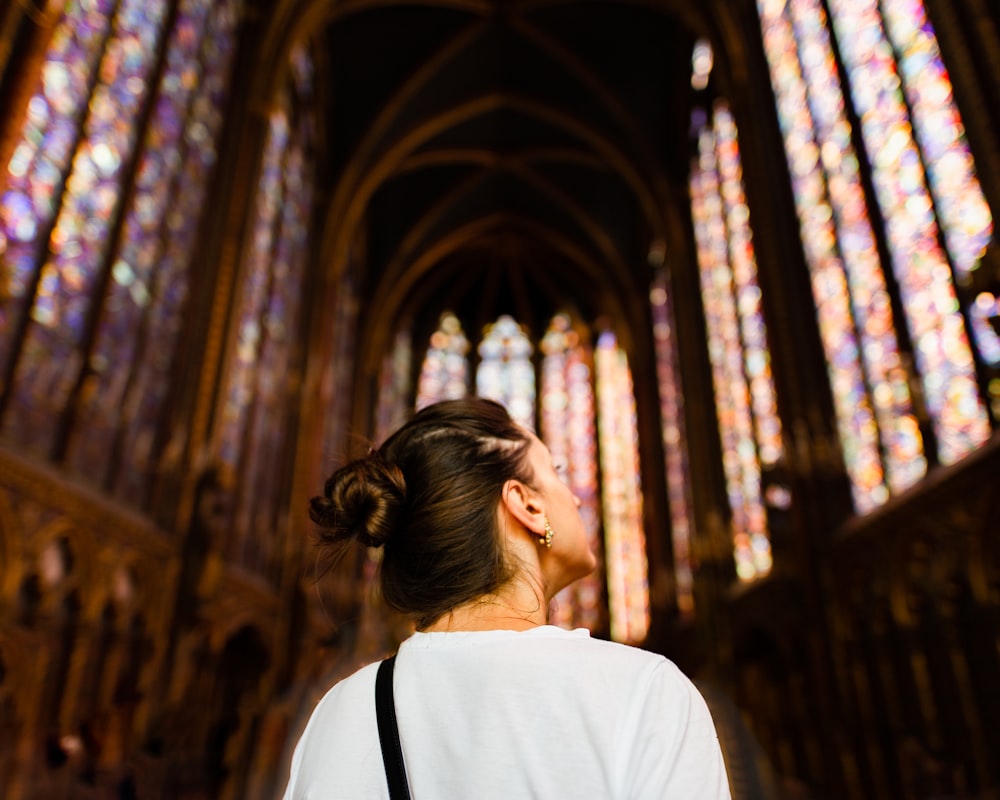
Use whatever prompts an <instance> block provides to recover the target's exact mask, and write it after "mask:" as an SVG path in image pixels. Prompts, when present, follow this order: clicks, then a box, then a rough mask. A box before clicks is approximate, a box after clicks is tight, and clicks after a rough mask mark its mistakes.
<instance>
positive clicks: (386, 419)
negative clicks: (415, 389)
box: [375, 330, 413, 442]
mask: <svg viewBox="0 0 1000 800" xmlns="http://www.w3.org/2000/svg"><path fill="white" fill-rule="evenodd" d="M412 361H413V345H412V344H411V342H410V332H409V331H407V330H401V331H398V332H397V333H396V338H395V340H394V342H393V347H392V352H391V353H388V354H386V356H385V358H383V359H382V369H381V371H380V372H379V380H378V386H379V391H378V411H377V412H376V414H375V441H376V442H383V441H385V439H386V437H388V436H389V434H390V433H392V432H393V431H394V430H396V429H397V428H398V427H399V426H400V425H402V424H403V423H404V422H405V421H406V415H407V414H406V412H407V410H408V409H407V401H408V398H409V396H410V366H411V364H412Z"/></svg>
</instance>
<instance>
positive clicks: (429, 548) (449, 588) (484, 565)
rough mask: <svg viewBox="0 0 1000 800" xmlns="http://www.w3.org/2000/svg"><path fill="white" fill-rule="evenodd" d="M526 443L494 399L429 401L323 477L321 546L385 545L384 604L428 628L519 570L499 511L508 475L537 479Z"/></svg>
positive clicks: (317, 503)
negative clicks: (506, 545) (509, 554)
mask: <svg viewBox="0 0 1000 800" xmlns="http://www.w3.org/2000/svg"><path fill="white" fill-rule="evenodd" d="M529 444H530V440H529V439H528V436H527V434H526V433H525V431H524V429H523V428H521V427H520V426H518V425H517V424H516V423H515V422H514V421H513V420H511V418H510V416H509V415H508V413H507V411H506V410H505V409H504V407H503V406H501V405H500V404H499V403H495V402H493V401H492V400H485V399H483V398H479V397H468V398H465V399H463V400H447V401H445V402H442V403H436V404H434V405H431V406H428V407H426V408H424V409H423V410H421V411H418V412H417V413H416V414H415V415H414V417H413V418H412V419H411V420H410V421H409V422H408V423H406V424H405V425H404V426H403V427H402V428H400V429H399V430H398V431H396V433H394V434H393V435H392V436H390V437H389V439H387V440H386V442H385V443H384V444H383V445H382V446H381V447H380V448H379V449H378V450H377V451H372V452H371V453H370V454H369V456H368V457H367V458H361V459H358V460H357V461H352V462H351V463H349V464H346V465H345V466H343V467H341V468H340V469H338V470H337V471H336V472H334V473H333V475H331V476H330V478H329V479H328V480H327V481H326V485H325V486H324V489H323V496H322V497H314V498H313V499H312V502H311V508H310V512H309V516H310V518H311V519H312V520H313V522H315V523H316V524H317V525H318V526H320V544H321V545H322V546H326V547H332V548H333V549H334V551H335V552H336V551H339V550H340V549H342V548H343V547H344V546H345V545H346V543H348V542H350V541H352V540H358V541H360V542H361V543H362V544H364V545H367V546H369V547H379V546H384V548H385V550H384V553H383V557H382V567H381V585H382V595H383V597H384V598H385V601H386V603H387V604H388V605H389V606H390V607H391V608H394V609H396V610H397V611H401V612H403V613H404V614H407V615H408V616H410V617H411V618H412V619H413V620H414V621H415V622H416V624H417V627H418V628H423V627H426V626H427V625H430V624H431V623H432V622H434V621H435V620H436V619H438V618H439V617H440V616H442V615H443V614H445V613H446V612H448V611H449V610H451V609H453V608H456V607H458V606H460V605H462V604H464V603H467V602H469V601H471V600H475V599H476V598H478V597H482V596H484V595H488V594H491V593H493V592H496V591H497V590H498V589H499V588H500V587H501V586H503V585H504V584H505V583H507V582H508V581H509V580H510V579H511V578H512V577H513V572H514V570H513V568H512V565H511V564H510V563H509V562H508V560H507V559H506V558H505V555H504V551H503V547H502V544H501V537H500V531H499V530H498V527H497V516H496V511H497V507H498V504H499V502H500V498H501V493H502V490H503V485H504V483H505V482H506V481H507V480H509V479H512V478H515V479H518V480H522V481H524V482H525V483H527V484H529V485H530V484H531V482H532V480H533V476H532V475H531V470H530V467H529V466H528V461H527V450H528V446H529Z"/></svg>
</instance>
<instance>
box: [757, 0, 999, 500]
mask: <svg viewBox="0 0 1000 800" xmlns="http://www.w3.org/2000/svg"><path fill="white" fill-rule="evenodd" d="M757 7H758V11H759V15H760V20H761V29H762V32H763V38H764V49H765V54H766V56H767V60H768V63H769V67H770V71H771V82H772V85H773V87H774V91H775V97H776V100H777V107H778V118H779V122H780V124H781V129H782V132H783V135H784V139H785V150H786V154H787V156H788V163H789V167H790V170H791V173H792V182H793V190H794V195H795V201H796V207H797V210H798V215H799V222H800V226H801V229H802V241H803V245H804V247H805V254H806V261H807V264H808V266H809V269H810V273H811V276H812V283H813V294H814V299H815V301H816V306H817V310H818V319H819V327H820V334H821V337H822V340H823V345H824V349H825V350H826V356H827V363H828V370H829V373H830V380H831V385H832V387H833V394H834V402H835V406H836V410H837V422H838V429H839V432H840V437H841V441H842V444H843V450H844V456H845V461H846V466H847V471H848V475H849V477H850V478H851V482H852V487H853V491H854V499H855V506H856V507H857V508H858V510H859V511H866V510H869V509H871V508H872V507H874V506H876V505H878V504H879V503H881V502H883V501H884V500H885V499H886V498H887V497H888V495H889V492H890V491H892V492H896V491H899V490H901V489H903V488H906V487H907V486H909V485H911V484H912V483H913V482H914V481H916V480H917V479H919V478H920V477H921V476H922V475H923V474H924V472H925V471H926V468H927V461H926V457H925V455H924V445H923V439H922V436H921V432H920V430H919V428H918V425H917V422H916V413H915V410H914V404H913V398H912V397H911V395H910V388H909V375H908V367H907V362H906V359H905V358H904V357H903V355H902V354H901V349H900V344H899V341H898V340H897V331H898V330H901V326H902V325H905V326H906V328H907V330H908V333H909V338H910V339H911V340H912V344H913V352H914V357H915V362H916V364H915V367H916V371H917V373H918V377H919V379H920V381H921V385H922V389H923V395H924V396H925V397H926V403H927V410H928V412H929V415H930V418H931V422H932V424H933V431H934V434H935V437H936V440H937V452H938V458H939V459H940V461H942V462H943V463H950V462H952V461H955V460H957V459H958V458H961V457H962V456H963V455H964V454H966V453H968V452H969V451H970V450H971V449H972V448H974V447H976V446H978V445H979V444H981V443H982V442H984V441H985V440H986V438H987V437H988V435H989V419H988V415H987V412H986V408H985V405H984V403H983V400H982V398H981V397H980V395H979V392H978V388H977V385H976V380H975V366H974V357H973V352H972V349H971V347H970V341H969V337H968V334H967V332H966V329H965V322H964V319H963V315H962V308H961V306H960V300H959V296H958V292H957V290H956V283H955V280H954V276H955V275H958V276H959V277H961V276H962V275H965V274H968V273H969V272H971V271H973V270H975V269H976V268H977V267H978V264H979V259H980V257H981V256H982V253H983V251H984V248H985V246H986V244H987V243H988V242H989V240H990V238H991V236H992V230H993V228H992V217H991V214H990V211H989V208H988V207H987V206H986V203H985V200H984V199H983V195H982V191H981V189H980V187H979V184H978V181H977V179H976V177H975V172H974V167H973V162H972V157H971V153H970V151H969V149H968V146H967V145H966V143H965V138H964V130H963V128H962V125H961V120H960V118H959V116H958V111H957V109H956V107H955V104H954V99H953V96H952V89H951V84H950V82H949V79H948V75H947V72H946V70H945V69H944V66H943V64H942V62H941V58H940V53H939V51H938V46H937V41H936V38H935V35H934V31H933V27H932V26H931V24H930V22H929V20H928V19H927V17H926V14H925V12H924V8H923V4H922V3H921V2H919V0H902V2H897V1H896V0H888V1H887V2H884V3H882V4H881V7H879V5H878V4H876V3H875V2H874V0H833V2H830V3H829V4H828V6H827V7H828V8H829V9H830V12H831V14H832V20H828V19H827V16H826V11H825V8H824V5H823V4H822V3H821V2H820V0H758V3H757ZM831 34H832V35H831ZM838 53H839V55H840V57H841V59H842V62H843V66H844V69H845V72H846V74H847V76H848V81H849V86H848V91H847V93H846V94H845V92H844V90H843V88H842V86H841V82H840V78H839V73H838V69H837V61H836V58H837V54H838ZM848 96H849V97H850V100H851V101H852V102H853V107H854V111H855V113H856V115H857V117H858V119H860V121H861V130H860V135H861V140H862V141H863V143H864V148H865V153H866V155H867V157H868V161H869V163H870V165H871V176H872V184H873V185H872V187H871V189H870V191H868V192H866V187H865V186H864V183H863V177H862V171H861V170H860V169H859V162H858V159H859V155H858V153H857V152H856V151H855V149H854V146H853V141H854V137H853V134H852V128H851V123H850V121H849V116H848V113H847V103H848ZM907 103H909V106H907ZM925 164H926V165H929V166H928V167H927V168H926V169H925ZM872 195H873V196H874V198H875V201H876V202H877V204H878V208H879V211H880V212H881V215H882V217H883V218H884V220H885V232H886V246H887V248H888V252H889V262H890V263H889V264H888V265H886V264H883V263H882V259H881V257H880V254H879V250H878V246H877V242H876V238H875V235H874V232H873V230H872V222H871V221H870V205H869V202H870V201H869V199H868V198H869V196H872ZM942 240H943V243H944V245H945V247H942ZM886 269H889V270H890V271H891V275H892V278H893V279H894V283H895V285H896V286H897V287H898V291H899V296H900V300H901V305H902V308H903V310H904V317H905V319H902V320H900V319H895V318H894V315H893V311H892V306H891V299H890V287H888V286H887V281H886V278H885V274H886ZM975 301H976V298H966V299H964V300H962V304H964V305H965V306H966V308H965V311H966V313H967V315H968V317H969V319H970V320H971V321H972V328H973V335H974V336H975V343H976V345H977V346H978V347H979V349H980V351H981V353H980V354H981V356H982V357H983V359H984V360H987V361H988V360H989V355H988V352H989V349H990V345H989V343H988V335H987V336H985V338H984V336H983V335H985V334H988V332H987V331H986V330H985V329H983V328H981V327H980V326H977V324H976V312H975ZM980 330H981V331H982V334H983V335H981V334H980ZM984 341H985V342H986V344H985V346H984V344H983V342H984Z"/></svg>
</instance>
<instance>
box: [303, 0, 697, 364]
mask: <svg viewBox="0 0 1000 800" xmlns="http://www.w3.org/2000/svg"><path fill="white" fill-rule="evenodd" d="M323 31H324V33H323V36H322V37H321V38H320V39H319V43H320V46H318V47H317V50H318V51H319V52H320V58H321V59H322V60H325V63H323V64H321V66H320V68H321V70H322V72H323V74H324V75H325V76H327V80H325V81H324V82H323V83H324V84H325V85H326V87H327V91H328V95H329V96H328V97H326V98H325V105H326V108H327V109H328V115H327V119H326V120H325V121H324V125H323V129H324V131H325V133H324V135H325V137H326V153H327V159H328V161H327V163H326V165H325V166H324V174H323V179H324V183H326V186H327V190H328V192H329V194H328V197H329V199H330V202H329V206H328V208H327V210H326V211H325V213H326V222H325V226H324V227H325V230H326V231H327V233H329V232H330V231H332V230H335V231H336V232H335V233H334V234H333V238H334V241H332V242H328V243H327V247H326V249H325V252H326V253H327V254H328V255H329V257H330V259H331V261H336V259H337V254H338V253H344V252H346V251H348V250H351V249H352V248H357V247H359V246H360V248H361V249H362V250H363V253H364V254H363V256H362V257H361V258H360V260H361V261H362V263H364V264H365V274H364V279H363V287H362V295H363V303H364V304H365V307H366V310H367V314H368V315H369V318H370V315H373V314H374V315H375V318H377V319H379V320H382V321H384V322H385V325H384V328H385V332H384V336H382V337H376V338H377V339H379V341H378V342H377V343H370V344H371V346H372V347H374V349H375V350H376V351H378V350H380V349H381V348H382V347H384V346H386V345H387V343H388V337H390V336H391V335H392V331H391V329H394V328H396V327H398V325H400V324H403V325H409V326H412V328H413V330H414V332H415V333H416V334H417V335H422V334H423V333H428V332H429V331H430V329H431V328H432V327H433V326H434V325H436V323H437V319H438V316H439V314H440V313H441V311H443V310H445V309H450V310H454V311H455V312H456V313H458V315H459V317H460V318H461V320H462V322H463V325H464V326H465V328H466V331H467V332H469V334H470V335H471V336H472V337H473V338H477V332H478V331H479V330H480V329H481V327H482V325H483V324H485V323H487V322H490V321H492V320H494V319H495V318H496V317H497V316H498V315H499V314H501V313H505V312H507V313H513V314H515V315H516V316H517V318H518V319H519V320H521V321H522V322H525V323H527V325H528V327H529V329H530V332H531V334H532V335H533V336H536V337H537V336H539V335H541V333H542V332H543V331H544V326H545V324H546V322H547V320H548V318H549V317H550V316H551V314H552V313H553V312H555V311H557V310H560V309H567V310H571V311H574V312H576V313H577V314H578V315H579V316H580V318H581V319H582V320H584V321H586V322H588V323H593V322H594V321H595V320H597V319H599V318H600V317H602V316H607V317H610V318H611V319H615V320H617V321H621V322H622V324H625V325H626V327H627V323H628V321H629V319H630V316H631V315H634V313H635V309H636V308H638V307H639V303H640V302H641V303H643V304H644V303H645V297H646V292H647V291H648V285H649V279H650V274H649V272H650V267H649V256H648V253H649V250H650V247H651V245H653V243H654V242H661V243H662V242H663V241H664V240H667V241H670V240H671V239H673V238H676V236H677V234H676V230H677V229H679V226H680V225H681V224H682V223H681V222H679V221H678V220H679V219H681V220H682V219H683V218H682V217H680V218H679V217H678V214H679V209H680V208H681V207H682V206H683V204H684V202H685V199H684V198H685V196H686V174H687V168H688V163H689V157H690V144H689V142H688V129H689V125H690V106H691V91H692V90H691V85H690V69H691V66H690V65H691V50H692V45H693V42H694V38H695V34H694V33H693V32H692V30H691V29H690V27H688V24H686V23H684V22H682V21H681V19H680V18H679V16H678V15H676V14H674V13H672V12H670V11H667V10H664V8H663V7H662V6H661V5H660V4H656V3H595V2H576V3H560V2H524V3H515V2H450V3H395V4H387V3H382V2H356V3H353V4H352V3H344V4H340V5H335V6H333V7H332V8H331V10H330V11H329V13H328V14H327V16H326V18H325V19H324V27H323ZM323 45H325V48H324V47H323ZM661 250H662V247H661ZM334 268H336V267H334Z"/></svg>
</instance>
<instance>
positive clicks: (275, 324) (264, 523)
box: [232, 130, 312, 570]
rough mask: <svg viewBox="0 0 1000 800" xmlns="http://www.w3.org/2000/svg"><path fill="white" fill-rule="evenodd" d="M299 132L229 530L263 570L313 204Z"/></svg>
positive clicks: (242, 553) (245, 558) (292, 147)
mask: <svg viewBox="0 0 1000 800" xmlns="http://www.w3.org/2000/svg"><path fill="white" fill-rule="evenodd" d="M306 145H307V142H305V141H303V137H302V134H301V130H300V131H297V132H296V136H295V137H294V139H293V140H292V141H291V142H290V144H289V149H288V154H287V156H286V157H285V162H284V174H283V179H284V187H283V191H282V196H283V199H282V207H281V209H282V210H281V221H280V228H279V231H278V240H277V243H276V248H275V250H274V256H273V262H272V264H271V267H270V271H271V278H270V287H269V290H268V296H267V300H266V305H265V307H264V308H263V309H262V314H261V317H260V328H261V342H260V346H259V348H258V358H257V364H256V386H255V390H254V398H253V407H252V412H251V413H250V414H249V415H248V429H247V437H246V438H247V442H248V446H247V453H246V457H245V459H244V463H243V465H242V475H241V478H240V493H239V501H238V505H237V513H236V525H235V528H236V531H237V533H242V534H243V535H242V537H241V538H240V539H239V540H238V541H239V545H240V547H239V550H238V551H236V552H233V553H232V556H233V558H234V559H235V560H237V561H238V562H239V563H241V564H243V565H244V566H246V567H250V568H254V569H257V570H264V569H266V568H268V567H274V566H277V564H276V563H273V559H274V556H275V555H276V554H275V553H274V552H273V545H274V542H275V540H276V537H275V532H276V531H278V530H279V528H278V527H277V520H276V519H275V517H274V514H275V511H276V509H277V501H278V497H277V496H276V492H277V491H279V490H280V487H281V485H282V484H281V481H277V480H275V478H274V469H275V466H276V465H279V464H281V463H282V456H283V454H284V447H285V443H286V441H287V439H288V429H287V425H285V424H277V423H276V421H277V420H283V419H287V414H288V412H289V406H288V398H289V397H294V393H290V392H289V391H288V388H287V386H286V382H287V380H288V375H289V374H290V373H291V372H292V370H291V369H290V368H291V367H292V365H293V357H294V347H295V345H296V343H297V341H298V339H299V325H298V322H299V320H300V319H301V315H300V313H299V309H300V308H301V305H302V289H303V281H304V278H305V270H306V266H307V264H308V249H307V244H308V236H309V228H308V222H309V219H310V216H311V215H310V210H311V202H312V185H311V180H310V177H309V176H310V175H311V174H312V170H311V168H310V164H309V162H308V157H307V155H306V152H305V149H306Z"/></svg>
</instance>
